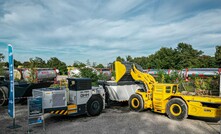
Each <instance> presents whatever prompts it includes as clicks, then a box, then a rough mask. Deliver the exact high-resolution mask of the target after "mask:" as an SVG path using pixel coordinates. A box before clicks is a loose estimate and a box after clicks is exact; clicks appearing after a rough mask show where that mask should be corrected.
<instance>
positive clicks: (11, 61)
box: [8, 44, 15, 118]
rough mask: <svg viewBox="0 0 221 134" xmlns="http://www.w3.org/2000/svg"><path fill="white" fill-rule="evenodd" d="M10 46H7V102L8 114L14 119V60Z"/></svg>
mask: <svg viewBox="0 0 221 134" xmlns="http://www.w3.org/2000/svg"><path fill="white" fill-rule="evenodd" d="M12 51H13V48H12V45H10V44H9V45H8V63H9V79H10V92H9V101H8V114H9V115H10V116H11V117H12V118H15V103H14V102H15V99H14V98H15V94H14V59H13V52H12Z"/></svg>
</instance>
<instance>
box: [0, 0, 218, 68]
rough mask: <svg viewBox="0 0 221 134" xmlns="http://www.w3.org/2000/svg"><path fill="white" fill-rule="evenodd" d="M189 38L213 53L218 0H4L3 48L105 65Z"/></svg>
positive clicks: (23, 55)
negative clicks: (10, 46)
mask: <svg viewBox="0 0 221 134" xmlns="http://www.w3.org/2000/svg"><path fill="white" fill-rule="evenodd" d="M180 42H184V43H188V44H191V45H192V46H193V48H194V49H199V50H202V51H203V52H204V54H206V55H210V56H214V53H215V46H217V45H221V1H220V0H182V1H181V0H0V53H3V54H4V55H5V56H6V58H5V61H7V60H8V59H7V44H12V46H13V48H14V58H15V59H16V60H19V61H22V62H24V61H28V60H29V58H34V57H40V58H42V59H43V60H48V59H50V57H57V58H59V59H60V60H61V61H64V62H65V63H66V64H67V65H72V64H73V63H74V61H81V62H86V61H87V60H88V59H89V60H90V61H91V62H96V63H97V64H98V63H102V64H104V65H105V64H107V63H109V62H112V61H114V60H115V59H116V57H117V56H121V57H126V56H127V55H131V56H132V57H138V56H148V55H150V54H154V53H155V52H156V51H158V50H159V49H160V48H161V47H172V48H176V47H177V44H178V43H180Z"/></svg>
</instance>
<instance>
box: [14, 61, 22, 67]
mask: <svg viewBox="0 0 221 134" xmlns="http://www.w3.org/2000/svg"><path fill="white" fill-rule="evenodd" d="M20 65H22V63H21V62H20V61H17V60H16V59H14V67H15V68H17V67H18V66H20Z"/></svg>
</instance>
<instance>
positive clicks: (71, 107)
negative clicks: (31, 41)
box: [68, 104, 77, 110]
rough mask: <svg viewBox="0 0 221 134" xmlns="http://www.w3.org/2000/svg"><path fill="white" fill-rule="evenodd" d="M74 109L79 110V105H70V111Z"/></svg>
mask: <svg viewBox="0 0 221 134" xmlns="http://www.w3.org/2000/svg"><path fill="white" fill-rule="evenodd" d="M72 109H77V105H75V104H72V105H68V110H72Z"/></svg>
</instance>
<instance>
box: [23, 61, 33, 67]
mask: <svg viewBox="0 0 221 134" xmlns="http://www.w3.org/2000/svg"><path fill="white" fill-rule="evenodd" d="M22 65H23V66H24V67H25V68H29V67H30V66H31V63H30V62H29V61H25V62H24V63H23V64H22Z"/></svg>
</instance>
